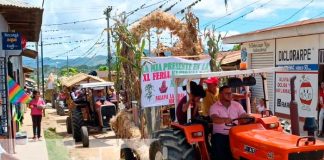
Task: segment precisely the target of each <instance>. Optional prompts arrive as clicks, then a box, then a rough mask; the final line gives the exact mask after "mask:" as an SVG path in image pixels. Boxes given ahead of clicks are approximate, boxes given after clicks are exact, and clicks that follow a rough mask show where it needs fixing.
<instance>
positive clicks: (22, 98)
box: [7, 76, 31, 104]
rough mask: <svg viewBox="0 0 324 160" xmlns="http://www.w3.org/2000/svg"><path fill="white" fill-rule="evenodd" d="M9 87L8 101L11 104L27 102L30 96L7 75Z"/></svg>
mask: <svg viewBox="0 0 324 160" xmlns="http://www.w3.org/2000/svg"><path fill="white" fill-rule="evenodd" d="M7 80H8V88H9V101H10V103H12V104H18V103H25V104H26V103H29V102H30V101H31V98H30V97H29V96H28V95H27V94H26V93H25V91H24V90H23V89H22V88H21V87H20V86H19V85H18V84H17V83H16V82H15V81H14V80H13V79H12V78H11V77H10V76H8V77H7Z"/></svg>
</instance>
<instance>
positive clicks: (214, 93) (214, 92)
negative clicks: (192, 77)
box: [200, 77, 219, 117]
mask: <svg viewBox="0 0 324 160" xmlns="http://www.w3.org/2000/svg"><path fill="white" fill-rule="evenodd" d="M201 82H202V81H200V83H201ZM203 82H205V83H206V84H207V89H206V90H205V92H206V97H205V98H204V99H203V105H202V108H201V110H202V115H203V116H205V117H207V116H209V109H210V106H212V105H213V104H214V103H215V102H216V101H218V84H219V80H218V78H217V77H210V78H208V79H206V80H204V81H203Z"/></svg>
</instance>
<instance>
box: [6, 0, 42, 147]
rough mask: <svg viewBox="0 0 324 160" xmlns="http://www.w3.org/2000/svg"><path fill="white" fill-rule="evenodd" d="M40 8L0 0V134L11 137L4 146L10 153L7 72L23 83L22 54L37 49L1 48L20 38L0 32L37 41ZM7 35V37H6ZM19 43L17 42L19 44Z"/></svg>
mask: <svg viewBox="0 0 324 160" xmlns="http://www.w3.org/2000/svg"><path fill="white" fill-rule="evenodd" d="M42 16H43V9H41V8H39V7H34V6H31V5H29V4H26V3H24V2H20V1H19V0H1V1H0V32H1V34H0V40H1V43H0V94H1V98H2V100H3V104H2V105H0V117H1V121H0V122H1V123H0V124H1V127H0V137H1V139H3V138H5V139H6V138H8V139H10V140H9V141H8V143H7V145H4V146H2V147H4V148H5V149H6V150H7V151H8V152H9V153H12V152H14V139H15V135H16V134H15V133H16V121H15V120H13V118H12V116H13V114H15V113H13V109H12V108H13V107H15V106H14V105H10V103H9V100H8V88H7V82H6V79H7V78H6V77H7V75H10V76H11V77H12V78H13V79H14V80H15V81H16V82H18V83H19V84H20V85H22V86H23V85H24V74H23V66H22V56H28V57H35V56H37V52H34V51H31V50H25V49H20V50H8V49H5V48H3V47H4V46H6V45H4V46H3V45H2V44H3V43H8V42H9V41H8V40H10V41H12V42H15V41H16V42H17V44H19V43H20V40H19V38H13V39H9V38H8V37H3V34H4V35H5V34H8V33H9V34H11V33H14V34H16V33H18V34H19V35H22V37H24V38H25V39H26V41H29V42H38V39H39V33H40V29H41V24H42ZM7 38H8V39H7ZM22 44H23V43H20V44H19V45H22Z"/></svg>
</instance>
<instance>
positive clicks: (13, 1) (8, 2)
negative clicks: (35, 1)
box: [0, 0, 40, 9]
mask: <svg viewBox="0 0 324 160" xmlns="http://www.w3.org/2000/svg"><path fill="white" fill-rule="evenodd" d="M0 6H11V7H19V8H39V9H40V7H36V6H33V5H30V4H29V3H26V2H22V1H19V0H1V1H0Z"/></svg>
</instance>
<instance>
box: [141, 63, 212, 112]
mask: <svg viewBox="0 0 324 160" xmlns="http://www.w3.org/2000/svg"><path fill="white" fill-rule="evenodd" d="M209 61H210V58H208V59H203V60H199V61H194V60H187V59H182V58H179V57H154V58H150V59H143V60H142V65H143V67H142V75H141V88H142V98H141V103H142V107H154V106H162V105H172V104H174V96H175V95H174V86H175V85H174V82H173V81H172V76H173V75H178V74H189V73H204V72H209V71H210V65H209ZM179 86H180V87H179V88H178V95H177V96H178V98H179V100H180V98H182V97H183V96H185V92H184V91H183V90H182V88H181V86H182V85H179Z"/></svg>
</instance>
